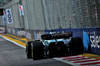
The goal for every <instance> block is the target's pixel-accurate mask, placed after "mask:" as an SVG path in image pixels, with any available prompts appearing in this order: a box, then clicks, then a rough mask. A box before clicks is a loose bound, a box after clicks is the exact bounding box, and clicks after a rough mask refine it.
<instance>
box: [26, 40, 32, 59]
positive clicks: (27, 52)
mask: <svg viewBox="0 0 100 66" xmlns="http://www.w3.org/2000/svg"><path fill="white" fill-rule="evenodd" d="M31 43H32V41H31V42H27V45H26V54H27V58H28V59H31V58H32V53H31Z"/></svg>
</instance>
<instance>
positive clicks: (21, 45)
mask: <svg viewBox="0 0 100 66" xmlns="http://www.w3.org/2000/svg"><path fill="white" fill-rule="evenodd" d="M0 36H1V37H2V38H4V39H6V40H8V41H10V42H12V43H14V44H16V45H18V46H20V47H22V48H26V47H25V46H22V45H20V44H18V43H16V42H15V41H12V40H10V39H8V38H6V37H3V36H2V35H0Z"/></svg>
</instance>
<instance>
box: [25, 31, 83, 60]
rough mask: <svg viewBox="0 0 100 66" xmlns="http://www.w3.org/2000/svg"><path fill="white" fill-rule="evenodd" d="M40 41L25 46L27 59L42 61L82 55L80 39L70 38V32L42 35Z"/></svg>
mask: <svg viewBox="0 0 100 66" xmlns="http://www.w3.org/2000/svg"><path fill="white" fill-rule="evenodd" d="M41 38H42V41H40V40H36V41H29V42H27V44H26V55H27V58H28V59H31V58H32V59H34V60H37V59H43V58H52V57H62V56H69V55H78V54H82V53H83V42H82V39H81V37H72V32H65V33H54V34H43V35H41Z"/></svg>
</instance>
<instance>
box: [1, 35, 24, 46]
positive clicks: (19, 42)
mask: <svg viewBox="0 0 100 66" xmlns="http://www.w3.org/2000/svg"><path fill="white" fill-rule="evenodd" d="M1 35H2V36H3V37H5V38H7V39H10V40H12V41H14V42H16V43H18V44H20V45H22V46H24V47H26V43H23V42H21V41H18V40H16V39H12V38H11V37H8V36H6V35H3V34H1Z"/></svg>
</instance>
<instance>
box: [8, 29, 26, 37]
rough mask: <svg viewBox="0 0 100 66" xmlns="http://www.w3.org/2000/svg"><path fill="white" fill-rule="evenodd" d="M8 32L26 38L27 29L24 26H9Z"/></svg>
mask: <svg viewBox="0 0 100 66" xmlns="http://www.w3.org/2000/svg"><path fill="white" fill-rule="evenodd" d="M6 29H7V33H8V34H12V35H15V36H17V37H20V38H25V29H24V28H11V27H7V28H6Z"/></svg>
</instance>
